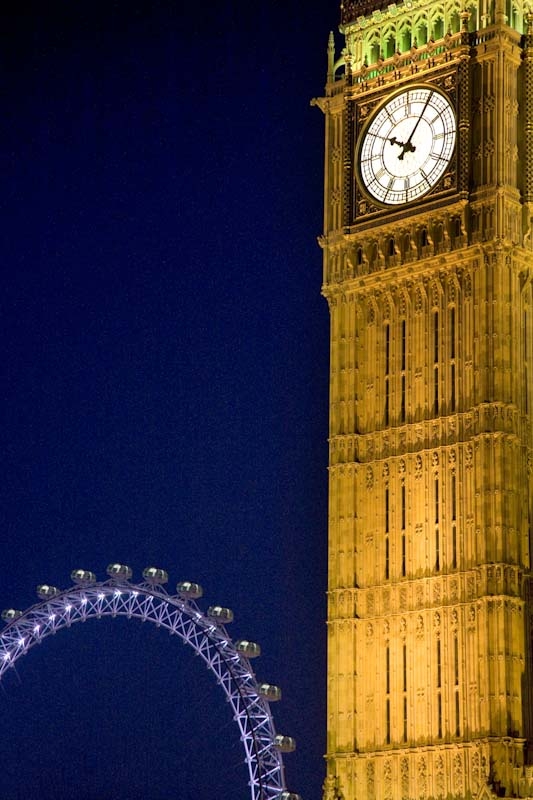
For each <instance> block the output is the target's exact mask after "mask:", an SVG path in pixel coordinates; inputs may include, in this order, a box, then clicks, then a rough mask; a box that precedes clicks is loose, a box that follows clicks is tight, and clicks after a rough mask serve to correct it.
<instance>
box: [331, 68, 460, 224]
mask: <svg viewBox="0 0 533 800" xmlns="http://www.w3.org/2000/svg"><path fill="white" fill-rule="evenodd" d="M422 85H423V86H428V87H434V88H435V89H436V90H437V91H439V92H440V93H441V94H443V95H444V96H445V97H446V98H447V99H448V101H449V103H450V105H451V106H452V108H453V109H454V110H455V114H456V126H457V127H456V144H455V153H454V155H453V156H452V159H451V161H450V163H449V166H448V169H447V170H446V171H445V173H444V174H443V175H442V177H441V178H440V180H439V181H438V182H437V183H436V185H435V186H434V187H432V188H431V189H430V190H429V191H428V192H427V193H426V194H424V196H423V197H420V198H417V199H415V200H412V201H410V202H409V203H406V204H405V205H401V206H390V205H388V206H386V205H382V204H380V203H379V202H378V201H377V200H373V199H372V198H371V197H370V196H369V195H368V193H367V192H366V191H365V189H364V186H362V185H361V178H360V171H359V165H358V163H357V155H358V152H359V147H360V141H361V136H362V135H364V132H365V130H366V127H367V125H368V121H369V119H370V118H371V117H372V116H373V114H374V113H376V112H377V110H378V108H379V107H380V106H382V105H384V104H385V103H386V102H387V100H388V99H389V98H390V97H393V96H394V95H396V94H398V93H400V92H403V91H406V90H407V89H409V88H414V87H416V86H422ZM351 88H352V92H353V88H355V87H351ZM391 88H392V87H391ZM469 97H470V89H469V81H468V66H467V62H466V61H462V60H461V61H458V62H455V64H454V65H453V68H452V69H448V70H447V71H446V72H445V73H442V72H441V73H439V74H438V75H431V76H427V77H426V76H422V75H420V74H415V75H414V76H413V80H411V81H404V82H402V84H401V85H398V84H397V83H396V84H395V86H394V89H393V91H391V90H390V89H388V87H386V86H383V87H379V88H378V89H373V90H372V91H369V92H366V91H359V92H358V93H357V94H355V93H353V94H352V96H351V98H350V99H348V101H347V103H346V107H345V109H346V110H345V115H346V117H345V143H344V152H345V160H344V173H345V174H344V178H345V180H344V188H345V198H344V199H345V203H344V211H345V220H344V225H345V228H346V229H348V230H349V229H350V228H351V227H352V226H353V225H356V224H358V223H360V222H361V223H362V222H366V221H367V220H368V221H369V222H370V221H373V220H374V219H375V220H376V221H378V220H380V218H381V217H382V216H384V215H388V216H391V215H394V216H397V215H398V216H401V215H402V214H403V213H404V211H405V210H409V213H410V214H412V213H413V208H418V207H420V208H424V207H427V205H432V206H434V205H440V203H441V202H443V203H444V202H446V203H449V202H450V200H451V199H457V200H459V199H460V198H461V196H462V195H464V193H465V192H466V191H467V189H468V183H469V157H468V152H469V119H468V109H469Z"/></svg>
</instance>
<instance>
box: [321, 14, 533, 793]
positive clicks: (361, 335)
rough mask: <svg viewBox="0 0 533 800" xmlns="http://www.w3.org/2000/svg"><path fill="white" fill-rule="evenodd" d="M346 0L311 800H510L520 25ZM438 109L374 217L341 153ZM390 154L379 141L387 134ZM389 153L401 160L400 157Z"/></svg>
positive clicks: (333, 81) (520, 259) (524, 704)
mask: <svg viewBox="0 0 533 800" xmlns="http://www.w3.org/2000/svg"><path fill="white" fill-rule="evenodd" d="M527 12H528V9H527V8H525V7H523V6H522V5H521V4H520V3H518V4H515V3H512V4H511V2H505V1H504V0H495V2H486V3H485V2H481V0H480V2H479V3H475V4H472V3H471V4H470V5H468V6H467V7H466V8H465V6H464V5H462V4H460V3H458V2H455V1H454V0H450V1H449V2H448V1H445V2H433V3H427V2H426V3H425V2H422V1H421V0H407V1H406V2H404V3H396V4H389V3H387V2H380V1H379V0H375V1H374V2H372V0H363V1H362V2H357V0H355V2H346V3H345V4H344V7H343V8H342V12H341V13H342V26H341V30H342V32H343V35H344V39H345V43H344V49H343V51H342V53H341V54H340V57H339V58H338V57H337V55H336V53H335V46H334V42H333V37H330V43H329V69H328V82H327V86H326V91H325V96H324V97H322V98H319V99H318V100H317V101H316V103H317V104H318V105H319V106H320V108H321V109H322V110H323V112H324V114H325V119H326V155H325V215H324V235H323V237H321V240H320V241H321V246H322V248H323V254H324V283H323V293H324V295H325V297H326V298H327V301H328V304H329V308H330V314H331V373H330V380H331V386H330V392H331V395H330V397H331V399H330V490H329V592H328V603H329V607H328V733H327V754H326V763H327V778H326V781H325V784H324V798H325V800H337V798H344V800H415V798H416V800H426V798H428V799H429V798H435V800H436V799H437V798H442V799H443V800H452V798H453V800H463V799H464V800H473V799H474V798H476V799H477V800H482V799H483V800H484V799H485V798H492V797H498V796H505V797H521V798H525V797H529V798H533V748H532V744H533V713H532V712H533V698H532V693H533V692H532V689H533V667H532V663H531V661H532V658H531V627H532V626H531V616H532V609H533V599H532V597H531V581H530V553H529V549H530V522H529V519H530V514H531V510H530V507H531V503H530V497H531V488H532V487H531V474H530V473H531V445H532V435H531V434H532V431H531V417H530V413H531V407H532V403H533V395H532V388H531V370H532V369H533V361H532V357H533V350H532V347H533V330H532V303H533V297H532V288H531V277H532V273H533V252H532V246H533V242H532V232H531V222H532V217H533V16H532V15H530V14H528V13H527ZM420 85H423V86H431V87H434V89H435V90H437V91H439V92H441V93H442V94H443V95H445V96H446V97H447V98H448V99H449V101H450V102H451V104H452V105H453V108H454V112H455V114H456V124H457V129H456V133H457V135H456V145H455V149H454V155H453V158H452V160H451V162H450V164H449V165H448V168H447V170H446V172H445V174H444V175H443V176H442V177H441V178H440V179H439V181H438V182H437V183H436V184H435V186H433V188H432V189H431V190H428V191H427V193H426V194H425V195H424V196H423V197H422V198H421V199H419V200H417V201H416V202H414V203H410V204H405V205H395V206H386V205H383V206H380V205H378V204H377V203H376V202H374V201H373V199H372V196H371V195H370V194H369V192H368V191H365V189H364V187H363V186H362V185H361V181H360V178H359V175H358V165H357V148H358V143H359V141H360V137H361V134H362V133H363V134H364V131H365V126H366V125H367V123H368V120H369V119H372V117H373V114H374V113H375V110H376V109H378V108H379V107H380V105H381V104H382V103H383V102H384V101H385V100H386V99H387V98H389V97H390V96H391V95H393V94H394V92H396V91H397V90H398V89H400V88H408V87H416V86H420ZM396 144H397V142H396ZM404 149H405V148H404Z"/></svg>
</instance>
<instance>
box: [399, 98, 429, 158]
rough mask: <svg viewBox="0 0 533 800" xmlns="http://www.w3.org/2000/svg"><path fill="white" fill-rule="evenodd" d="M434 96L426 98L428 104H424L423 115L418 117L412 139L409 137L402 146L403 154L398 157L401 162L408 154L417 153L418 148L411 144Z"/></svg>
mask: <svg viewBox="0 0 533 800" xmlns="http://www.w3.org/2000/svg"><path fill="white" fill-rule="evenodd" d="M432 96H433V92H430V93H429V94H428V96H427V98H426V102H425V103H424V108H423V109H422V113H421V114H420V115H419V117H418V119H417V121H416V122H415V127H414V128H413V130H412V131H411V135H410V137H409V138H408V140H407V141H406V142H405V144H403V145H402V146H403V150H402V152H401V153H400V155H399V156H398V158H399V160H400V161H403V157H404V155H405V154H406V153H414V152H415V150H416V147H415V146H414V144H411V139H412V138H413V136H414V135H415V131H416V129H417V128H418V126H419V125H420V120H421V119H422V117H423V116H424V112H425V110H426V108H427V107H428V103H429V101H430V100H431V98H432Z"/></svg>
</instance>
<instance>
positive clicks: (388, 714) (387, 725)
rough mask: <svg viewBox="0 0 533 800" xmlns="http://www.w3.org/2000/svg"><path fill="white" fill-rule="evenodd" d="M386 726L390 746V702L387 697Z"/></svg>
mask: <svg viewBox="0 0 533 800" xmlns="http://www.w3.org/2000/svg"><path fill="white" fill-rule="evenodd" d="M385 725H386V737H385V738H386V741H387V744H390V700H389V698H388V697H387V700H386V701H385Z"/></svg>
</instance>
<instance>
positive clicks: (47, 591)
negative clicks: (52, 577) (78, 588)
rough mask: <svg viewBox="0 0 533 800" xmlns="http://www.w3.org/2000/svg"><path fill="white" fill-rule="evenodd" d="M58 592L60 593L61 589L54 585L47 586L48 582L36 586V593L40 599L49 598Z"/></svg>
mask: <svg viewBox="0 0 533 800" xmlns="http://www.w3.org/2000/svg"><path fill="white" fill-rule="evenodd" d="M58 594H61V590H60V589H58V588H57V587H56V586H48V584H46V583H42V584H40V585H39V586H38V587H37V595H38V597H40V598H41V600H50V599H51V598H52V597H57V595H58Z"/></svg>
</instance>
